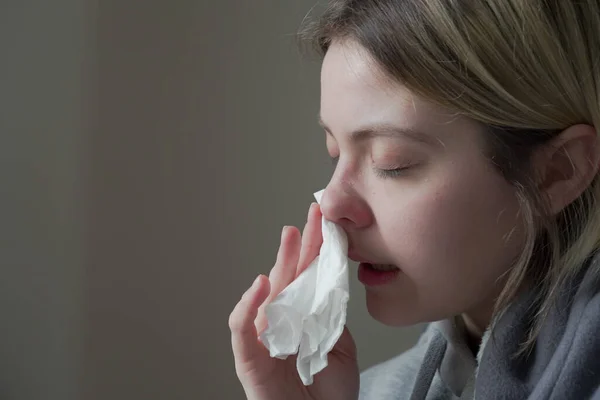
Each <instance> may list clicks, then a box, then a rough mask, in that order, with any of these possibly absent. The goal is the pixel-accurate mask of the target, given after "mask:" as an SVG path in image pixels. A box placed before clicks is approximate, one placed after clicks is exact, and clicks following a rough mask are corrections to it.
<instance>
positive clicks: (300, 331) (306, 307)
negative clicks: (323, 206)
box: [260, 190, 350, 385]
mask: <svg viewBox="0 0 600 400" xmlns="http://www.w3.org/2000/svg"><path fill="white" fill-rule="evenodd" d="M322 194H323V190H321V191H319V192H317V193H315V198H316V199H317V202H319V203H320V202H321V196H322ZM321 226H322V230H323V244H322V245H321V250H320V252H319V256H318V257H317V258H316V259H315V260H314V261H313V262H312V263H311V264H310V266H309V267H308V268H307V269H306V270H305V271H304V272H303V273H302V274H300V276H298V278H296V280H294V281H293V282H292V283H291V284H290V285H289V286H288V287H286V288H285V289H284V290H283V291H282V292H281V293H280V294H279V295H278V296H277V297H276V298H275V299H274V300H273V301H272V302H271V303H270V304H269V305H267V306H266V307H265V312H266V316H267V320H268V328H267V329H266V330H265V331H264V332H263V333H262V334H261V335H260V340H261V341H262V342H263V344H264V345H265V346H266V348H267V349H269V352H270V354H271V357H277V358H280V359H286V358H287V357H288V356H289V355H292V354H296V353H297V354H298V358H297V362H296V367H297V369H298V374H299V375H300V378H301V379H302V382H303V383H304V385H310V384H312V382H313V376H314V375H315V374H317V373H318V372H320V371H322V370H323V369H324V368H325V367H326V366H327V354H328V353H329V352H330V351H331V349H332V348H333V346H334V345H335V343H336V342H337V341H338V339H339V338H340V336H341V334H342V331H343V330H344V325H345V324H346V306H347V303H348V299H349V296H350V292H349V288H348V239H347V237H346V233H345V232H344V230H343V229H341V228H340V227H339V226H338V225H336V224H334V223H333V222H331V221H327V220H326V219H325V218H323V219H322V222H321Z"/></svg>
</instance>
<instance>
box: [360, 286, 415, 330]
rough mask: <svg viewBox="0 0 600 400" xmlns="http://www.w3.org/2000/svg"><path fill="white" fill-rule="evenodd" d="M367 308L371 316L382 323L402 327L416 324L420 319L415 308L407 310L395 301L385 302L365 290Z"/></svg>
mask: <svg viewBox="0 0 600 400" xmlns="http://www.w3.org/2000/svg"><path fill="white" fill-rule="evenodd" d="M367 310H368V311H369V314H370V315H371V317H373V318H374V319H375V320H376V321H378V322H381V323H382V324H384V325H387V326H391V327H396V328H403V327H407V326H411V325H415V324H418V323H420V322H422V321H421V319H420V318H418V315H415V310H414V309H413V310H409V309H406V308H405V307H402V306H400V305H399V304H398V303H395V302H386V301H384V299H381V298H379V297H378V296H376V295H374V294H370V293H368V292H367Z"/></svg>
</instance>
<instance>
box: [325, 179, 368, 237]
mask: <svg viewBox="0 0 600 400" xmlns="http://www.w3.org/2000/svg"><path fill="white" fill-rule="evenodd" d="M321 212H322V213H323V217H325V219H327V220H329V221H332V222H335V223H336V224H338V225H340V226H341V227H342V228H343V229H344V230H346V231H350V230H355V229H361V228H365V227H367V226H369V225H371V224H372V222H373V214H372V212H371V210H370V208H369V206H368V204H367V203H366V202H365V201H364V199H362V198H361V197H360V196H359V195H358V193H356V192H355V191H354V190H353V189H352V188H351V187H350V186H349V185H344V184H337V185H335V184H332V183H330V184H329V185H328V186H327V187H326V188H325V192H324V193H323V197H322V198H321Z"/></svg>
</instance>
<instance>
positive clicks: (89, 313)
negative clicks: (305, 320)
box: [0, 0, 419, 400]
mask: <svg viewBox="0 0 600 400" xmlns="http://www.w3.org/2000/svg"><path fill="white" fill-rule="evenodd" d="M312 5H313V4H312V3H305V2H282V1H275V0H271V1H267V0H256V1H252V2H249V1H242V0H237V1H235V0H227V1H218V2H217V1H213V2H203V1H184V0H179V1H172V2H165V1H156V0H148V1H144V2H142V1H127V2H125V1H116V0H113V1H102V2H95V1H92V0H88V1H86V2H82V1H74V0H60V1H56V2H51V3H49V2H43V1H39V0H38V1H16V0H4V2H3V3H2V5H0V44H1V48H2V50H3V56H2V63H0V100H1V105H2V107H1V109H0V110H1V111H0V138H1V142H0V155H1V157H2V158H1V160H0V161H1V165H2V168H1V169H0V177H1V179H2V181H1V182H2V185H0V187H2V189H0V190H1V192H0V193H1V196H0V202H1V205H2V207H1V210H2V211H0V216H1V225H0V226H1V228H0V238H1V244H0V246H1V247H0V249H1V252H0V262H1V265H2V271H3V274H2V279H1V280H0V316H1V317H2V321H3V323H2V327H1V328H0V397H1V398H6V399H94V400H95V399H107V398H110V399H166V398H168V399H241V398H243V395H242V391H241V388H240V387H239V385H238V383H237V381H236V378H235V373H234V369H233V358H232V354H231V351H230V347H229V343H230V338H229V331H228V328H227V318H228V315H229V312H230V311H231V309H232V308H233V306H234V304H235V303H236V302H237V300H238V299H239V297H240V296H241V294H242V292H243V291H244V290H245V288H246V287H247V286H248V285H249V284H250V283H251V282H252V280H253V278H254V277H255V276H256V274H258V273H268V270H269V269H270V266H271V265H272V263H273V261H274V257H275V254H276V251H277V245H278V240H279V234H280V229H281V227H282V225H284V224H294V225H298V226H302V225H303V224H304V220H305V218H306V211H307V208H308V205H309V204H310V202H311V201H312V193H313V192H314V191H316V190H319V189H320V188H322V187H324V185H325V184H326V183H327V179H328V176H329V174H330V172H331V167H330V162H329V161H328V158H327V154H326V151H325V147H324V140H323V135H322V133H321V131H320V129H319V128H318V127H317V124H316V115H317V112H318V105H319V62H318V60H316V59H315V58H313V59H310V58H308V59H307V58H302V57H301V55H300V54H299V52H298V50H297V48H296V47H295V43H294V37H293V34H294V32H295V31H296V29H297V27H298V26H299V24H300V21H301V20H302V19H303V17H304V16H305V14H306V12H307V11H308V10H309V9H310V8H311V6H312ZM351 289H352V300H351V304H350V307H351V310H350V316H349V325H350V328H351V329H352V331H353V333H354V336H355V337H356V340H357V342H358V346H359V351H360V357H361V367H363V368H364V367H366V366H368V365H371V364H373V363H375V362H377V361H381V360H383V359H385V358H387V357H390V356H392V355H393V354H396V353H398V352H400V351H402V350H403V349H405V348H407V347H408V346H410V345H411V343H412V342H413V340H414V338H415V334H416V333H417V332H418V330H419V329H418V328H414V329H407V330H394V329H387V328H384V327H382V326H380V325H378V324H377V323H376V322H374V321H372V320H371V319H370V318H369V317H368V315H367V313H366V309H365V306H364V299H363V292H362V288H361V287H360V285H359V284H357V283H356V279H355V277H354V274H352V288H351Z"/></svg>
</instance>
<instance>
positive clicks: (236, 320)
mask: <svg viewBox="0 0 600 400" xmlns="http://www.w3.org/2000/svg"><path fill="white" fill-rule="evenodd" d="M268 293H269V280H268V279H267V278H266V277H265V276H264V275H259V276H258V277H257V278H256V280H255V281H254V283H253V284H252V286H251V287H250V288H249V289H248V290H247V291H246V293H244V295H243V296H242V298H241V300H240V301H239V303H238V304H237V305H236V306H235V308H234V309H233V311H232V312H231V315H230V316H229V329H230V330H231V346H232V348H233V354H234V356H235V359H236V361H239V362H247V361H249V360H253V359H255V358H256V357H257V356H259V354H260V352H261V351H262V352H264V350H265V349H264V347H262V344H261V343H260V342H259V341H258V335H257V333H256V328H255V326H254V320H255V318H256V314H257V312H258V307H259V306H260V305H261V304H262V303H263V302H264V300H265V298H266V297H267V295H268Z"/></svg>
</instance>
